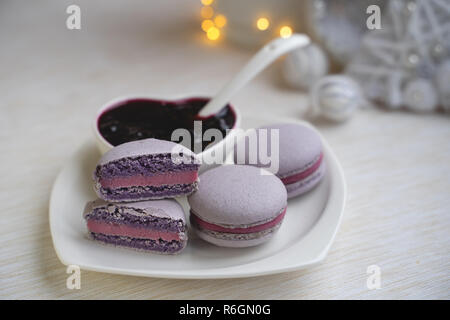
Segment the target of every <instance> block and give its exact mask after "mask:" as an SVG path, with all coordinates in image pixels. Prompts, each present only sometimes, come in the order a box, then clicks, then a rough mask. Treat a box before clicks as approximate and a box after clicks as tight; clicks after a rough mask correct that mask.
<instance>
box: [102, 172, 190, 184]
mask: <svg viewBox="0 0 450 320" xmlns="http://www.w3.org/2000/svg"><path fill="white" fill-rule="evenodd" d="M197 177H198V173H197V171H186V172H176V173H166V174H158V175H154V176H142V175H138V176H131V177H116V178H111V179H100V181H99V182H100V184H101V185H102V187H104V188H124V187H131V186H150V185H151V186H160V185H163V184H189V183H193V182H194V181H195V180H197Z"/></svg>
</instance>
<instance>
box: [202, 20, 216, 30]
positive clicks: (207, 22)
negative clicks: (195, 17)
mask: <svg viewBox="0 0 450 320" xmlns="http://www.w3.org/2000/svg"><path fill="white" fill-rule="evenodd" d="M212 27H214V22H213V21H212V20H210V19H206V20H203V21H202V30H203V31H205V32H208V30H209V29H210V28H212Z"/></svg>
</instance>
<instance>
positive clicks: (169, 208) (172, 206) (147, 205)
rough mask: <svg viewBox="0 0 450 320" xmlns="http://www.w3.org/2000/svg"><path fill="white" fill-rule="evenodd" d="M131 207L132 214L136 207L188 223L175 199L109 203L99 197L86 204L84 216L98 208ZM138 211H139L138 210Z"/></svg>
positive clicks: (156, 215)
mask: <svg viewBox="0 0 450 320" xmlns="http://www.w3.org/2000/svg"><path fill="white" fill-rule="evenodd" d="M108 207H112V208H116V207H117V208H122V209H124V208H129V209H131V210H129V213H130V214H133V211H136V210H135V209H138V210H141V211H143V212H144V213H145V214H147V215H148V216H154V217H158V218H169V219H173V220H181V221H183V223H186V218H185V216H184V211H183V208H182V207H181V205H180V204H179V203H178V202H177V201H176V200H173V199H164V200H152V201H139V202H123V203H109V202H106V201H104V200H102V199H97V200H94V201H91V202H88V203H87V204H86V207H85V208H84V213H83V216H84V217H86V215H88V214H89V213H91V212H92V211H93V210H94V209H97V208H108ZM136 212H137V211H136Z"/></svg>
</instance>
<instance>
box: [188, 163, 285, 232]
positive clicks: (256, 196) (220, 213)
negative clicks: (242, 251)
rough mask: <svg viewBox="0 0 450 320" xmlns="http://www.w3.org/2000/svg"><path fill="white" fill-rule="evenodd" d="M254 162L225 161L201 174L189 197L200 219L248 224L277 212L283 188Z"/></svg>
mask: <svg viewBox="0 0 450 320" xmlns="http://www.w3.org/2000/svg"><path fill="white" fill-rule="evenodd" d="M262 171H263V170H262V169H260V168H256V167H253V166H240V165H226V166H221V167H217V168H214V169H211V170H209V171H206V172H204V173H203V174H202V175H201V176H200V180H201V183H200V184H199V189H198V191H197V192H195V193H194V194H192V195H190V196H189V197H188V201H189V205H190V207H191V211H192V212H193V213H194V214H195V215H196V216H197V217H199V218H200V219H201V220H203V221H205V222H208V223H211V224H215V225H219V226H223V227H243V228H246V227H251V226H255V225H258V224H263V223H266V222H268V221H270V220H273V219H274V218H275V217H277V216H278V215H280V214H281V213H282V212H283V211H284V209H285V208H286V205H287V194H286V188H285V187H284V185H283V183H282V182H281V181H280V179H278V178H277V177H276V176H274V175H272V174H270V173H269V172H267V171H265V173H266V174H262Z"/></svg>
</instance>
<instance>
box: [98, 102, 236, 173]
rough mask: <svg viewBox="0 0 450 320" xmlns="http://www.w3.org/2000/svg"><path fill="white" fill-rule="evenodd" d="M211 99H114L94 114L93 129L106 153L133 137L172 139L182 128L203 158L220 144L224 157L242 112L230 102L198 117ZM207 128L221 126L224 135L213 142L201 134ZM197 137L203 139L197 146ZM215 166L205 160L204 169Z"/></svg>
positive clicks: (220, 129)
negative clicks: (199, 122) (211, 112)
mask: <svg viewBox="0 0 450 320" xmlns="http://www.w3.org/2000/svg"><path fill="white" fill-rule="evenodd" d="M208 101H209V98H205V97H192V98H182V99H155V98H148V97H137V96H133V97H124V98H120V99H116V100H113V101H111V102H109V103H107V104H105V105H104V106H103V107H102V108H101V109H100V110H99V112H98V114H97V116H96V118H95V122H94V133H95V137H96V141H97V145H98V148H99V150H100V152H101V153H104V152H106V151H108V150H110V149H111V148H113V147H114V146H117V145H119V144H122V143H125V142H130V141H136V140H142V139H147V138H155V139H160V140H168V141H170V140H171V137H172V133H173V131H174V130H175V129H180V128H182V129H186V130H187V131H189V133H190V135H191V146H190V147H191V149H193V151H195V152H197V153H198V155H199V156H200V157H201V158H204V157H208V159H211V154H212V153H216V154H217V151H218V150H219V148H222V150H221V154H223V161H225V157H226V155H227V151H231V150H232V149H233V148H232V145H233V144H234V142H235V141H234V140H235V138H236V133H235V132H234V130H230V129H236V128H239V124H240V116H239V113H238V112H237V110H236V108H234V107H233V106H232V105H230V104H228V105H226V106H225V107H224V108H223V109H222V110H221V111H220V112H218V113H217V114H214V115H211V116H207V117H199V116H198V113H199V112H200V110H201V109H202V108H203V107H204V106H205V105H206V103H207V102H208ZM198 120H201V121H202V122H201V131H199V130H198V129H199V128H198V127H197V128H196V130H194V121H198ZM197 124H198V123H197ZM208 129H218V130H219V131H220V132H221V135H222V136H223V139H222V140H221V141H214V139H213V143H211V142H210V141H205V139H202V137H203V133H204V132H205V131H206V130H208ZM199 135H201V136H199ZM199 139H201V140H199ZM194 140H195V141H201V144H197V148H196V149H195V150H194ZM175 142H177V141H175ZM228 144H230V145H228ZM187 147H189V146H187ZM204 162H205V161H204ZM216 165H217V164H216ZM213 166H215V165H211V164H208V163H203V164H202V168H201V169H202V171H203V170H204V169H207V168H210V167H213Z"/></svg>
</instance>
